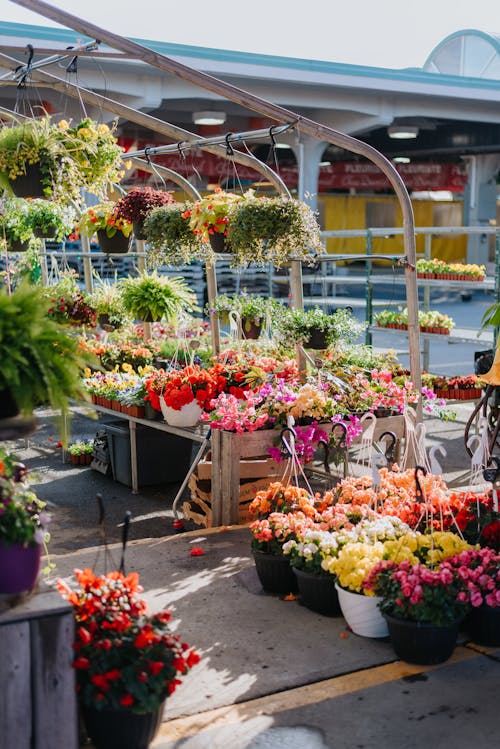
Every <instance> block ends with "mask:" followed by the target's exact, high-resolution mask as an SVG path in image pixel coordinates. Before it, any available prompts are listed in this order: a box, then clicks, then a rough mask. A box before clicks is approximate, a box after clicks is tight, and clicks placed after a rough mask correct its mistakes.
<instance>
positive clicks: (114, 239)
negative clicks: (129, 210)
mask: <svg viewBox="0 0 500 749" xmlns="http://www.w3.org/2000/svg"><path fill="white" fill-rule="evenodd" d="M132 228H133V227H132V224H131V223H130V222H129V221H126V220H125V219H122V218H118V216H117V215H116V203H113V202H112V201H109V200H108V201H106V202H105V203H100V204H99V205H93V206H90V207H89V208H87V210H86V211H85V212H84V213H83V214H82V215H81V216H80V219H79V221H78V229H79V230H80V231H85V232H87V234H88V235H89V237H92V236H93V235H94V234H97V241H98V242H99V247H100V248H101V250H102V252H109V253H117V254H123V253H125V252H128V248H129V244H130V243H129V237H130V235H131V234H132Z"/></svg>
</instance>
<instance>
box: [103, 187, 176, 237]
mask: <svg viewBox="0 0 500 749" xmlns="http://www.w3.org/2000/svg"><path fill="white" fill-rule="evenodd" d="M168 203H172V193H171V192H165V190H153V188H152V187H133V188H132V189H131V190H129V192H128V193H127V194H126V195H124V196H123V198H121V199H120V200H119V201H118V203H117V204H116V217H117V218H119V219H122V220H124V221H127V222H128V223H130V224H133V227H134V235H135V238H136V239H146V236H145V234H144V221H145V220H146V218H147V217H148V216H149V214H150V213H151V211H152V210H153V208H158V207H159V206H163V205H167V204H168Z"/></svg>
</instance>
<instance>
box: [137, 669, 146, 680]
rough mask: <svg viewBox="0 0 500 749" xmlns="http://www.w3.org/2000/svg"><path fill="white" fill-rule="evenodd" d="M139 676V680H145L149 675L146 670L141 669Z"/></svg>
mask: <svg viewBox="0 0 500 749" xmlns="http://www.w3.org/2000/svg"><path fill="white" fill-rule="evenodd" d="M137 678H138V679H139V681H142V682H145V681H147V680H148V675H147V673H146V672H145V671H141V673H140V674H137Z"/></svg>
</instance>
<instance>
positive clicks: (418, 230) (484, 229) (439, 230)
mask: <svg viewBox="0 0 500 749" xmlns="http://www.w3.org/2000/svg"><path fill="white" fill-rule="evenodd" d="M367 232H371V234H372V236H373V237H384V238H387V239H389V238H391V237H393V236H396V235H402V234H404V229H402V228H401V227H400V226H396V227H392V226H391V227H389V226H388V227H376V228H372V229H325V230H324V231H322V232H321V235H322V236H323V237H327V238H331V237H338V238H340V239H342V238H343V239H346V238H349V237H364V236H366V234H367ZM495 232H496V227H494V226H417V227H415V234H436V235H437V234H458V235H459V234H495Z"/></svg>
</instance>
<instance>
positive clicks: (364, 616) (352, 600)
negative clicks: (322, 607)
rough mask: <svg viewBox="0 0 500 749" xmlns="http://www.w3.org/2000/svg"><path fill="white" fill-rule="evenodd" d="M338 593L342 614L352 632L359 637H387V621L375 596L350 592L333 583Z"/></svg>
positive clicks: (378, 599)
mask: <svg viewBox="0 0 500 749" xmlns="http://www.w3.org/2000/svg"><path fill="white" fill-rule="evenodd" d="M335 587H336V588H337V593H338V594H339V603H340V609H341V611H342V615H343V617H344V619H345V620H346V622H347V624H348V625H349V627H350V628H351V629H352V631H353V632H354V634H356V635H361V637H387V636H388V635H389V631H388V629H387V623H386V621H385V619H384V617H383V616H382V614H381V613H380V609H379V608H378V605H377V604H378V603H379V602H380V600H381V599H380V598H378V597H377V596H365V595H363V594H361V593H352V592H351V591H350V590H346V589H345V588H341V587H340V585H339V584H338V583H335Z"/></svg>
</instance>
